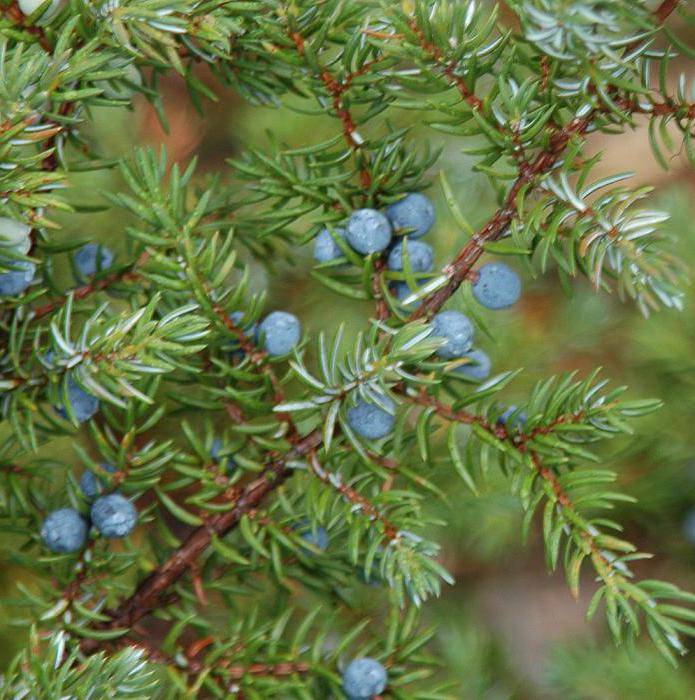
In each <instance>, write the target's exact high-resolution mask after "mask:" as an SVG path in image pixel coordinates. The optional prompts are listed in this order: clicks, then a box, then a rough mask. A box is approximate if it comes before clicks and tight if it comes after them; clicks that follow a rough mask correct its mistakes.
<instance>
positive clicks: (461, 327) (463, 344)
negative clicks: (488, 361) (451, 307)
mask: <svg viewBox="0 0 695 700" xmlns="http://www.w3.org/2000/svg"><path fill="white" fill-rule="evenodd" d="M432 337H433V338H444V339H445V340H446V342H445V343H444V345H442V346H441V347H439V348H437V350H436V353H437V355H439V357H444V358H445V359H447V360H451V359H453V358H457V357H463V356H464V355H465V354H466V353H467V352H468V351H469V350H470V349H471V345H472V344H473V324H472V323H471V322H470V321H469V320H468V317H467V316H464V315H463V314H462V313H460V312H459V311H440V312H439V313H438V314H437V315H436V316H435V317H434V318H433V319H432Z"/></svg>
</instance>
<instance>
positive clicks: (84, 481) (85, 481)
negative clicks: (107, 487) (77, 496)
mask: <svg viewBox="0 0 695 700" xmlns="http://www.w3.org/2000/svg"><path fill="white" fill-rule="evenodd" d="M99 466H100V467H101V468H102V469H103V470H104V471H105V472H109V473H110V474H113V472H115V471H116V468H115V467H114V466H112V465H111V464H104V463H103V462H102V463H101V464H100V465H99ZM80 491H82V493H83V494H84V495H85V497H86V498H89V499H90V500H91V499H92V498H96V497H97V496H100V495H101V494H102V493H103V492H104V480H103V478H102V477H99V476H97V475H96V474H95V473H94V472H92V471H89V470H87V471H84V472H82V476H81V477H80Z"/></svg>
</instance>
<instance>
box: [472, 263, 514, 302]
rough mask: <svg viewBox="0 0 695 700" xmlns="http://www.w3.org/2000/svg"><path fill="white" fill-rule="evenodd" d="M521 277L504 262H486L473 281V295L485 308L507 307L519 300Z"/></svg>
mask: <svg viewBox="0 0 695 700" xmlns="http://www.w3.org/2000/svg"><path fill="white" fill-rule="evenodd" d="M520 295H521V279H519V275H517V274H516V272H514V270H512V268H511V267H509V266H508V265H505V264H504V263H486V264H485V265H483V266H482V267H481V268H480V269H479V270H478V272H477V277H476V279H475V281H474V282H473V296H474V297H475V299H476V300H477V301H478V303H480V304H482V305H483V306H484V307H485V308H487V309H494V310H495V311H496V310H499V309H508V308H509V307H510V306H512V305H513V304H515V303H516V302H517V301H518V300H519V296H520Z"/></svg>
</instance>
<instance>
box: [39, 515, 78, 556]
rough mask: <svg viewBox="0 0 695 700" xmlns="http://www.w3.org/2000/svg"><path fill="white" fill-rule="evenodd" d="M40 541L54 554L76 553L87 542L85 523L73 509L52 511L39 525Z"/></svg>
mask: <svg viewBox="0 0 695 700" xmlns="http://www.w3.org/2000/svg"><path fill="white" fill-rule="evenodd" d="M41 540H42V541H43V543H44V544H45V545H46V547H48V549H50V550H51V552H55V553H56V554H67V553H69V552H76V551H77V550H78V549H82V547H84V543H85V542H86V541H87V523H86V522H85V519H84V518H83V517H82V516H81V515H80V514H79V513H78V512H77V511H76V510H75V509H74V508H60V509H58V510H54V511H52V512H50V513H49V514H48V515H47V516H46V518H45V520H44V521H43V524H42V525H41Z"/></svg>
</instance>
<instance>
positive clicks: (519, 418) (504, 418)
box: [497, 406, 526, 430]
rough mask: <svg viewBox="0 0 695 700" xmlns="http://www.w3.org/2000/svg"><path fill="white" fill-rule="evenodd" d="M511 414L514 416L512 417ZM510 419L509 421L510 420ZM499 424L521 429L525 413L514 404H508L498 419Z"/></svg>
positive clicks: (511, 428) (512, 428)
mask: <svg viewBox="0 0 695 700" xmlns="http://www.w3.org/2000/svg"><path fill="white" fill-rule="evenodd" d="M512 416H514V417H513V418H512ZM510 421H511V422H510ZM497 422H498V423H499V424H500V425H504V426H506V427H507V428H508V429H509V430H522V429H523V427H524V425H526V413H524V411H519V409H518V408H517V407H516V406H510V407H509V408H508V409H507V410H506V411H505V412H504V413H503V414H502V415H501V416H500V417H499V418H498V419H497Z"/></svg>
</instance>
